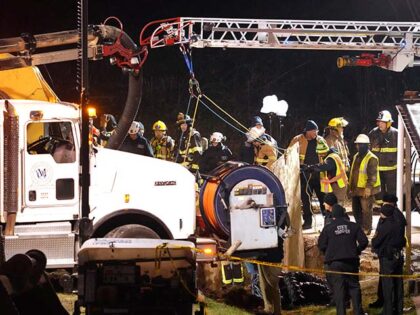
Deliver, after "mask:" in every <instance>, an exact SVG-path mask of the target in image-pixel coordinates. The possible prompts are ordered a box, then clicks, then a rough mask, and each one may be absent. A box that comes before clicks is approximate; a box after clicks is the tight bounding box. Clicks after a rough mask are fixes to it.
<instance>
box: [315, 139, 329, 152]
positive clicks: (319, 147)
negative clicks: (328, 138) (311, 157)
mask: <svg viewBox="0 0 420 315" xmlns="http://www.w3.org/2000/svg"><path fill="white" fill-rule="evenodd" d="M329 150H330V148H329V147H328V144H327V143H326V142H325V141H324V140H321V141H318V143H317V144H316V153H318V154H326V153H328V151H329Z"/></svg>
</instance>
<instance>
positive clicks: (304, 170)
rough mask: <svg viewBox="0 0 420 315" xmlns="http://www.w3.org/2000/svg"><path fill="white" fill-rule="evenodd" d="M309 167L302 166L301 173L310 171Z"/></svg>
mask: <svg viewBox="0 0 420 315" xmlns="http://www.w3.org/2000/svg"><path fill="white" fill-rule="evenodd" d="M308 167H309V166H308V165H306V164H302V165H301V166H300V171H301V172H306V171H308Z"/></svg>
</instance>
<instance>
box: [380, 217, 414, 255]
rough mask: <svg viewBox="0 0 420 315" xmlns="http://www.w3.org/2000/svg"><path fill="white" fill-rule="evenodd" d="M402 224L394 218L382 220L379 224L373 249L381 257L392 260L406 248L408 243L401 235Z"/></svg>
mask: <svg viewBox="0 0 420 315" xmlns="http://www.w3.org/2000/svg"><path fill="white" fill-rule="evenodd" d="M394 212H395V211H394ZM401 224H402V223H401V222H399V221H397V220H396V219H395V217H394V216H391V217H388V218H385V219H382V221H381V222H380V223H379V224H378V227H377V228H376V233H375V235H374V237H373V238H372V249H373V251H374V252H375V253H376V254H378V256H379V257H381V258H382V257H385V258H392V257H393V254H394V253H395V252H396V251H400V250H401V249H403V248H404V247H405V245H406V241H405V237H404V236H403V235H402V233H401Z"/></svg>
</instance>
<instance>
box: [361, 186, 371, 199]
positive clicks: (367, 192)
mask: <svg viewBox="0 0 420 315" xmlns="http://www.w3.org/2000/svg"><path fill="white" fill-rule="evenodd" d="M371 193H372V191H371V190H370V188H368V187H366V188H365V191H364V192H363V198H368V197H370V196H371Z"/></svg>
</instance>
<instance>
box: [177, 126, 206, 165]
mask: <svg viewBox="0 0 420 315" xmlns="http://www.w3.org/2000/svg"><path fill="white" fill-rule="evenodd" d="M190 133H191V137H190ZM202 151H203V148H202V147H201V135H200V133H199V132H198V131H197V130H195V129H192V128H190V130H189V131H188V132H184V133H182V135H181V137H180V143H179V144H178V147H177V151H176V161H175V162H177V163H180V164H182V165H184V166H185V167H186V168H187V169H189V170H190V171H191V172H192V173H195V172H197V171H198V170H199V165H198V162H199V159H200V156H201V153H202Z"/></svg>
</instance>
